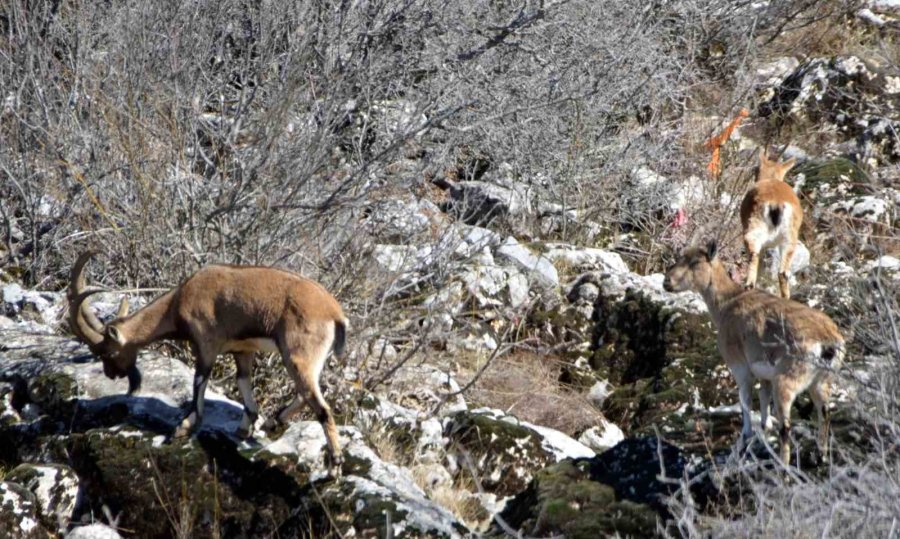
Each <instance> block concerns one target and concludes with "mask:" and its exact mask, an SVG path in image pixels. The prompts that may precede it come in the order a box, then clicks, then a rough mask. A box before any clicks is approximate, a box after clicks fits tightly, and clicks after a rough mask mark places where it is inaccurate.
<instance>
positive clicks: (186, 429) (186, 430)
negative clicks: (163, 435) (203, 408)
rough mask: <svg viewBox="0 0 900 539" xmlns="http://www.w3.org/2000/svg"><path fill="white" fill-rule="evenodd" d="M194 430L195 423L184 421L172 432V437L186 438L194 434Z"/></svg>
mask: <svg viewBox="0 0 900 539" xmlns="http://www.w3.org/2000/svg"><path fill="white" fill-rule="evenodd" d="M193 432H194V427H193V425H185V424H184V423H182V424H181V425H178V427H176V428H175V432H173V433H172V438H186V437H188V436H190V435H191V434H193Z"/></svg>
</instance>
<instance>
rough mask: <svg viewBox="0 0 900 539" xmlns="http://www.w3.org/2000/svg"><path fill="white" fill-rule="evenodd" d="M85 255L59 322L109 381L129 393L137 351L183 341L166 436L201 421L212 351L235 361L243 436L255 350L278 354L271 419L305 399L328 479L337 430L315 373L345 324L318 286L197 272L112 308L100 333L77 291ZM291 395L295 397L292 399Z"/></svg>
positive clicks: (288, 413)
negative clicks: (178, 416)
mask: <svg viewBox="0 0 900 539" xmlns="http://www.w3.org/2000/svg"><path fill="white" fill-rule="evenodd" d="M93 254H94V253H90V252H89V253H84V254H82V255H81V256H80V257H79V258H78V261H77V262H75V266H74V267H73V268H72V274H71V281H70V283H69V295H68V300H69V323H70V326H71V328H72V331H73V332H74V333H75V334H76V335H77V336H78V337H79V338H80V339H81V340H82V341H83V342H84V343H85V344H87V345H88V347H89V348H90V350H91V352H92V353H93V354H94V355H95V356H98V357H100V359H101V360H102V361H103V372H104V374H106V376H108V377H109V378H113V379H115V378H121V377H125V376H127V377H128V380H129V393H131V392H133V391H135V390H136V389H137V388H138V387H139V385H140V372H139V371H138V370H137V367H136V361H137V352H138V350H139V349H141V348H143V347H145V346H147V345H149V344H151V343H153V342H156V341H159V340H163V339H178V340H186V341H188V342H190V344H191V349H192V351H193V353H194V356H195V358H196V360H197V365H196V371H195V374H194V396H193V401H192V402H191V407H190V410H189V411H188V413H187V415H186V416H185V418H184V420H183V421H182V423H181V425H179V427H178V428H177V429H176V430H175V436H176V437H178V436H185V435H187V434H189V433H190V432H191V431H192V430H194V428H195V427H196V426H198V425H199V424H200V423H202V421H203V404H204V393H205V392H206V384H207V381H208V380H209V375H210V372H211V371H212V367H213V363H214V362H215V361H216V358H217V357H218V355H219V354H223V353H231V354H233V355H234V358H235V361H236V363H237V386H238V390H239V391H240V393H241V398H242V399H243V401H244V417H243V419H242V421H241V425H240V427H239V428H238V432H237V434H238V436H240V437H242V438H246V437H248V436H250V434H252V432H253V423H254V421H255V420H256V417H257V415H258V409H257V406H256V402H255V401H254V399H253V389H252V387H251V385H250V378H251V373H252V369H253V354H254V352H256V351H264V352H278V353H280V354H281V358H282V361H283V362H284V366H285V368H286V369H287V371H288V373H289V374H290V376H291V378H292V379H293V381H294V386H295V391H296V394H295V397H294V400H293V402H292V403H291V404H290V405H289V406H288V407H287V408H285V409H284V410H283V411H282V412H281V414H279V420H281V421H287V420H289V419H290V418H291V417H292V416H293V415H294V414H296V413H297V412H298V411H299V409H300V407H301V406H302V404H303V400H305V401H306V402H307V403H309V405H310V406H311V407H312V409H313V410H314V411H315V413H316V417H317V418H318V420H319V423H321V424H322V428H323V429H324V430H325V436H326V438H327V439H328V449H329V453H330V457H331V463H330V464H331V467H332V472H333V473H340V464H341V462H342V460H343V459H342V457H341V450H340V445H339V443H338V436H337V427H336V425H335V423H334V417H333V416H332V413H331V409H330V408H329V406H328V404H327V403H326V402H325V399H324V398H323V397H322V392H321V390H320V388H319V376H320V374H321V372H322V368H323V367H324V365H325V358H326V356H327V355H328V351H329V350H330V349H331V348H332V345H333V346H334V352H335V354H336V355H338V356H340V355H341V354H342V353H343V349H344V343H345V334H346V328H347V319H346V318H345V317H344V314H343V312H342V310H341V306H340V305H339V304H338V302H337V300H335V299H334V297H333V296H332V295H331V294H329V293H328V292H327V291H326V290H325V289H324V288H322V287H321V286H320V285H319V284H317V283H315V282H314V281H311V280H309V279H306V278H303V277H301V276H299V275H296V274H294V273H291V272H288V271H284V270H279V269H275V268H265V267H253V266H218V265H217V266H206V267H204V268H202V269H200V270H199V271H197V272H196V273H194V274H193V275H191V276H190V277H188V278H187V280H185V281H184V282H183V283H181V285H179V286H177V287H175V288H173V289H172V290H170V291H168V292H166V293H164V294H162V295H161V296H159V297H157V298H156V299H155V300H153V301H152V302H151V303H150V304H149V305H147V306H146V307H144V308H143V309H140V310H139V311H137V312H135V313H134V314H132V315H131V316H128V315H127V311H128V307H127V303H126V302H124V301H123V302H122V307H120V309H119V315H118V317H117V318H116V319H115V320H113V321H112V322H110V323H108V324H106V325H105V326H104V325H103V324H102V323H100V321H99V320H98V319H97V317H96V316H95V315H94V314H93V312H92V311H91V309H90V307H89V306H88V303H87V302H86V301H85V300H86V299H87V298H88V296H90V295H91V294H93V293H95V292H97V290H87V291H85V290H84V286H85V279H84V266H85V264H87V262H88V260H89V259H90V257H91V256H92V255H93ZM301 398H302V399H303V400H301Z"/></svg>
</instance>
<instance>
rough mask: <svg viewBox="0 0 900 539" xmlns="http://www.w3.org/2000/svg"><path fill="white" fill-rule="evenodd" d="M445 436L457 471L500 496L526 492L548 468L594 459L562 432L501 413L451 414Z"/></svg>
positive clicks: (481, 410) (445, 426)
mask: <svg viewBox="0 0 900 539" xmlns="http://www.w3.org/2000/svg"><path fill="white" fill-rule="evenodd" d="M444 435H445V436H446V437H447V438H448V440H449V446H448V449H447V451H448V454H449V455H451V456H452V457H453V459H454V460H455V461H456V462H457V463H458V465H457V466H456V467H455V468H456V469H455V470H453V471H456V472H457V473H462V474H467V475H468V474H472V473H476V474H477V475H478V481H479V482H480V484H481V486H482V487H483V488H484V489H485V490H486V491H488V492H491V493H494V494H497V495H501V496H509V495H512V494H515V493H516V492H519V491H520V490H522V489H523V488H525V486H526V485H527V484H528V482H529V481H530V480H531V477H532V474H533V473H534V472H535V471H537V470H539V469H541V468H543V467H544V466H546V465H547V464H549V463H553V462H558V461H560V460H562V459H565V458H572V457H588V456H593V455H594V452H593V451H592V450H591V449H590V448H588V447H586V446H585V445H583V444H582V443H580V442H577V441H575V440H573V439H572V438H569V437H568V436H566V435H564V434H562V433H561V432H558V431H555V430H553V429H548V428H546V427H541V426H538V425H533V424H531V423H527V422H524V421H519V420H518V419H516V418H515V417H513V416H509V415H506V414H504V413H503V412H501V411H499V410H490V409H477V410H472V411H466V412H458V413H455V414H452V415H450V416H449V417H447V419H446V420H445V425H444Z"/></svg>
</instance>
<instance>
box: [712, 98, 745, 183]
mask: <svg viewBox="0 0 900 539" xmlns="http://www.w3.org/2000/svg"><path fill="white" fill-rule="evenodd" d="M749 115H750V111H748V110H747V109H741V111H740V112H739V113H738V115H737V117H735V119H734V120H731V123H729V124H728V125H727V126H726V127H725V129H723V130H722V131H721V132H720V133H719V134H718V135H714V136H712V137H710V139H709V140H707V141H706V142H705V143H704V144H703V145H704V146H705V147H706V149H707V150H710V151H712V158H711V159H710V160H709V164H707V165H706V169H707V170H709V174H710V175H711V176H712V177H713V178H718V177H719V175H720V174H721V173H722V161H721V158H720V155H719V154H720V151H721V149H722V145H724V144H725V141H727V140H728V137H730V136H731V134H732V133H733V132H734V130H735V129H737V127H738V126H739V125H741V122H742V121H743V120H744V118H746V117H747V116H749Z"/></svg>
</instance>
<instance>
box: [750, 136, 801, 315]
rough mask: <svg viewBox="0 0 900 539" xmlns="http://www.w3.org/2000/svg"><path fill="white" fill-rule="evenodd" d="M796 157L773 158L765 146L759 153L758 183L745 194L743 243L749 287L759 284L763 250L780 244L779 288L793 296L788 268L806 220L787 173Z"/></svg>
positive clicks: (786, 296)
mask: <svg viewBox="0 0 900 539" xmlns="http://www.w3.org/2000/svg"><path fill="white" fill-rule="evenodd" d="M794 163H795V160H794V159H791V160H789V161H786V162H784V163H779V162H777V161H770V160H769V159H768V158H767V157H766V152H765V150H762V151H761V152H760V154H759V173H758V175H757V176H756V184H755V185H754V186H753V187H751V188H750V190H749V191H747V194H746V195H744V200H743V201H742V202H741V226H742V228H743V231H744V246H745V247H746V248H747V252H748V253H750V267H749V268H748V270H747V281H746V284H745V286H746V287H747V288H755V287H756V278H757V274H758V272H759V257H760V252H761V251H763V250H765V249H769V248H772V247H777V248H778V250H779V252H780V253H781V263H780V267H779V271H778V288H779V291H780V293H781V297H783V298H789V297H791V288H790V283H789V281H788V271H789V270H790V269H791V260H792V259H793V258H794V250H795V249H796V248H797V237H798V236H799V234H800V225H801V224H802V223H803V210H802V209H801V208H800V201H799V200H798V199H797V195H796V194H794V190H793V189H791V186H790V185H788V184H787V183H785V182H784V176H785V174H787V172H788V170H790V169H791V167H793V166H794Z"/></svg>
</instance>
